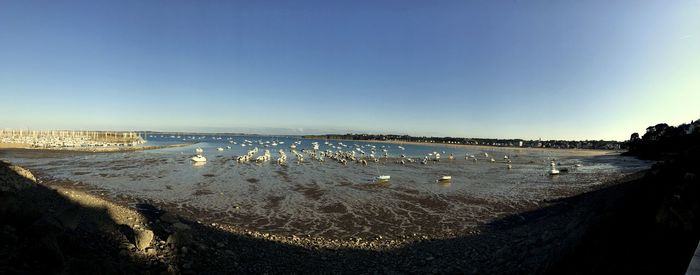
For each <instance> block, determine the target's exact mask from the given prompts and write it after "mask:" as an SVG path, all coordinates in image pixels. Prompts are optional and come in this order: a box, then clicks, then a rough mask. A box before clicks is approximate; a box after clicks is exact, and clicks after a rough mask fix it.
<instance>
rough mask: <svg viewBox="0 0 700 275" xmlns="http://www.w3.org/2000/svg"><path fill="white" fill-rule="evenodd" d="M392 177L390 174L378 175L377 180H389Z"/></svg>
mask: <svg viewBox="0 0 700 275" xmlns="http://www.w3.org/2000/svg"><path fill="white" fill-rule="evenodd" d="M390 179H391V176H389V175H381V176H378V177H377V181H389V180H390Z"/></svg>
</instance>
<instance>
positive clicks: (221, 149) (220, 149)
mask: <svg viewBox="0 0 700 275" xmlns="http://www.w3.org/2000/svg"><path fill="white" fill-rule="evenodd" d="M216 150H219V151H223V150H224V148H221V147H219V148H216Z"/></svg>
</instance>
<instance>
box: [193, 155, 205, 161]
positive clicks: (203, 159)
mask: <svg viewBox="0 0 700 275" xmlns="http://www.w3.org/2000/svg"><path fill="white" fill-rule="evenodd" d="M191 160H192V161H194V162H206V161H207V158H205V157H204V156H202V155H196V156H193V157H192V158H191Z"/></svg>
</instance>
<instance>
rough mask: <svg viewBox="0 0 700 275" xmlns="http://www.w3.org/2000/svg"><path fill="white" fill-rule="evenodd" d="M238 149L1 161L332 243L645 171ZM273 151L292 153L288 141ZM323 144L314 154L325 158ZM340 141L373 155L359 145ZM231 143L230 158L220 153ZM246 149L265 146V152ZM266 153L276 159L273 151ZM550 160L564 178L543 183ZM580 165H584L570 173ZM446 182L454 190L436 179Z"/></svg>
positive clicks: (457, 223) (620, 164)
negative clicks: (303, 156) (247, 158)
mask: <svg viewBox="0 0 700 275" xmlns="http://www.w3.org/2000/svg"><path fill="white" fill-rule="evenodd" d="M249 139H250V138H249ZM267 139H268V140H269V138H267ZM242 140H243V138H241V137H238V138H232V139H231V140H228V139H223V140H215V141H214V140H212V141H209V142H206V143H199V144H196V145H192V146H188V147H181V148H167V149H160V150H153V151H143V152H127V153H110V154H70V153H45V152H40V151H3V152H1V153H0V157H2V158H4V159H8V160H10V161H13V162H15V163H18V164H20V165H24V166H27V167H28V168H30V169H33V170H36V171H38V172H40V173H41V174H43V175H48V176H50V177H53V178H56V179H68V180H74V181H80V182H83V183H86V184H89V185H92V186H95V187H98V188H100V189H104V190H106V191H110V193H111V194H112V195H113V196H130V197H136V198H138V199H147V200H151V201H154V202H157V203H158V202H159V203H163V204H168V205H175V206H177V207H180V208H183V209H188V208H195V209H199V210H204V211H206V213H208V214H209V215H211V216H212V217H216V218H217V219H219V220H221V221H222V222H227V223H230V224H234V225H238V226H241V227H244V228H249V229H255V230H262V231H267V232H275V233H285V234H311V235H321V236H325V237H333V238H345V237H350V236H361V237H365V236H376V235H382V236H398V235H410V234H413V233H419V234H431V235H441V234H450V233H457V232H462V231H465V230H469V229H471V228H473V227H474V226H476V225H478V224H480V223H484V222H487V221H489V220H491V219H494V218H496V217H497V216H499V215H503V214H505V213H508V212H513V211H519V210H522V209H524V208H526V207H533V206H536V205H537V203H538V202H540V201H542V200H543V199H547V198H551V197H553V196H560V195H567V194H574V193H577V192H583V191H585V190H587V189H588V188H590V187H591V186H594V185H596V184H600V183H602V182H604V181H606V180H609V179H614V178H619V177H621V176H623V175H625V174H629V173H631V172H635V171H639V170H641V169H644V168H646V167H648V165H649V163H647V162H644V161H640V160H636V159H632V158H626V157H620V156H615V155H604V156H593V157H580V156H576V155H572V154H570V153H568V152H567V151H555V150H550V151H548V150H520V149H499V148H492V149H487V151H486V152H487V153H489V154H490V155H491V156H499V157H500V158H502V157H503V156H504V155H508V156H509V158H510V159H511V160H512V163H511V165H512V168H511V169H508V167H507V164H506V163H505V162H504V161H503V160H502V159H500V158H499V159H498V160H497V161H495V162H491V161H490V160H488V159H484V161H477V162H474V161H473V160H466V159H465V156H468V155H483V153H484V151H482V150H483V149H481V148H478V147H464V148H444V147H437V146H417V145H403V147H405V148H406V149H405V150H400V149H398V148H397V147H396V145H392V144H374V146H376V148H377V149H376V150H377V151H381V150H380V148H381V146H386V147H385V148H389V149H388V150H387V151H388V155H389V158H381V160H380V161H379V162H378V163H374V162H370V163H369V165H368V166H363V165H359V164H355V163H348V165H346V166H344V165H341V164H339V163H337V162H333V161H332V160H327V161H326V162H318V161H314V160H308V159H307V160H305V161H304V162H302V163H297V162H295V161H289V162H288V163H287V165H277V164H275V163H274V161H273V162H267V163H263V164H256V163H254V162H253V163H237V162H236V161H235V159H234V157H235V156H238V155H242V154H244V153H245V152H246V151H247V150H248V149H251V148H250V146H246V147H242V146H240V145H238V144H237V145H233V143H232V142H231V141H235V142H237V143H240V142H242ZM274 141H275V142H279V141H282V142H283V145H278V146H279V147H281V146H284V147H283V148H288V146H289V145H291V144H292V143H293V142H294V141H295V140H289V139H282V138H277V139H275V140H274ZM163 142H167V141H163ZM311 142H312V141H310V140H303V141H302V142H301V144H300V146H299V148H297V150H299V151H300V150H301V149H310V147H311V146H312V145H311ZM319 143H320V144H321V146H320V147H321V148H320V150H326V149H327V148H329V146H328V145H326V144H324V143H323V141H319ZM345 143H346V144H347V146H349V147H353V146H354V144H358V146H365V147H362V148H363V149H362V150H363V151H369V149H368V148H369V147H367V145H366V143H356V142H345ZM333 144H338V143H337V142H333ZM227 145H228V146H231V149H226V150H224V151H218V150H216V148H218V147H224V146H227ZM252 146H260V147H261V150H262V149H264V148H265V147H264V144H263V146H261V144H257V143H256V144H254V145H252ZM268 146H269V145H268ZM197 147H201V148H203V149H204V155H205V156H206V157H207V159H208V161H207V162H206V163H197V164H193V163H192V162H191V161H190V160H189V158H190V157H191V155H192V154H193V153H194V148H197ZM269 148H270V149H271V150H270V151H272V152H275V154H276V151H277V150H278V149H280V148H272V147H271V146H270V147H269ZM285 150H287V151H289V150H288V149H285ZM438 151H439V152H442V151H445V154H454V155H455V156H457V157H455V160H452V161H448V160H447V158H446V157H445V159H443V160H442V161H440V162H434V161H430V162H428V164H425V165H423V164H421V163H420V162H418V161H417V162H412V163H406V164H405V165H402V164H398V163H396V160H397V159H395V158H396V157H398V156H399V155H400V154H405V155H406V156H411V157H418V158H419V157H422V156H423V155H425V154H428V153H431V152H438ZM445 156H447V155H445ZM551 158H556V159H557V162H558V163H560V167H569V168H570V169H571V171H570V172H569V173H566V174H562V175H560V176H556V177H551V176H548V175H547V169H548V164H549V160H550V159H551ZM576 163H580V164H582V166H581V167H578V168H576V167H574V164H576ZM378 175H391V180H390V181H389V182H384V183H377V182H375V179H376V177H377V176H378ZM443 175H450V176H452V180H451V181H439V180H438V179H439V178H440V177H441V176H443Z"/></svg>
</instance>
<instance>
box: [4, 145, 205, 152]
mask: <svg viewBox="0 0 700 275" xmlns="http://www.w3.org/2000/svg"><path fill="white" fill-rule="evenodd" d="M192 144H195V143H178V144H169V145H153V146H123V147H113V146H112V147H97V146H93V147H63V148H60V147H59V148H39V147H32V146H31V144H23V143H0V149H24V150H40V151H61V152H81V153H114V152H134V151H145V150H156V149H164V148H177V147H185V146H189V145H192Z"/></svg>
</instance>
